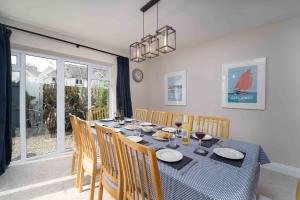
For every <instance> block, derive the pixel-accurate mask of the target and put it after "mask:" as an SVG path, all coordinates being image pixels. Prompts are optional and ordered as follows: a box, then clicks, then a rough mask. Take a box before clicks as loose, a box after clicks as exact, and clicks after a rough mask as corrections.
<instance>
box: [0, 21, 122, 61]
mask: <svg viewBox="0 0 300 200" xmlns="http://www.w3.org/2000/svg"><path fill="white" fill-rule="evenodd" d="M0 25H3V26H6V27H7V28H10V29H14V30H18V31H22V32H25V33H30V34H33V35H38V36H40V37H44V38H48V39H52V40H56V41H60V42H64V43H68V44H71V45H75V46H76V47H77V48H79V47H83V48H86V49H90V50H94V51H98V52H101V53H105V54H109V55H112V56H121V55H118V54H115V53H112V52H109V51H104V50H101V49H96V48H93V47H89V46H86V45H82V44H78V43H75V42H70V41H67V40H63V39H59V38H56V37H52V36H49V35H44V34H41V33H37V32H33V31H29V30H26V29H22V28H18V27H14V26H10V25H6V24H2V23H0Z"/></svg>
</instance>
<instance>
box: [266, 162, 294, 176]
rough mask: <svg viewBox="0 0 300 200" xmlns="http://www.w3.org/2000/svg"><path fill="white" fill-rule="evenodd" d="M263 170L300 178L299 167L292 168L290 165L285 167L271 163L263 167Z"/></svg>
mask: <svg viewBox="0 0 300 200" xmlns="http://www.w3.org/2000/svg"><path fill="white" fill-rule="evenodd" d="M262 168H264V169H268V170H271V171H275V172H278V173H281V174H284V175H287V176H291V177H296V178H299V177H300V169H299V168H297V167H292V166H289V165H284V164H281V163H277V162H271V163H269V164H265V165H262Z"/></svg>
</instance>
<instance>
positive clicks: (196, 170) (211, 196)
mask: <svg viewBox="0 0 300 200" xmlns="http://www.w3.org/2000/svg"><path fill="white" fill-rule="evenodd" d="M93 123H100V124H102V125H103V126H107V127H111V128H115V130H116V132H120V133H121V134H123V135H126V136H132V135H136V134H137V130H127V129H126V128H125V126H126V124H128V123H131V122H128V123H125V125H120V124H119V122H115V121H101V120H99V121H94V122H93ZM140 123H142V122H141V121H137V122H135V124H137V125H139V124H140ZM152 126H153V128H154V130H160V129H161V128H163V126H159V125H152ZM92 132H93V134H94V135H95V136H96V130H95V128H94V127H92ZM140 133H141V136H142V138H143V141H142V142H141V144H143V145H147V146H150V147H152V148H153V149H155V150H159V149H162V148H169V147H167V145H168V144H169V142H168V140H165V141H161V140H157V139H154V137H152V134H154V132H150V133H146V132H143V131H141V132H140ZM140 133H139V134H140ZM95 138H97V137H95ZM214 139H215V140H216V141H217V142H215V143H214V144H212V143H211V144H209V145H204V144H205V143H204V142H202V145H204V146H200V145H199V141H198V140H196V139H190V143H189V144H182V142H181V138H177V139H176V140H177V144H178V147H177V148H176V150H177V151H179V152H181V153H182V154H183V156H184V159H182V161H179V162H178V163H167V162H164V161H160V160H158V167H159V171H160V180H161V183H162V189H163V193H164V199H166V200H194V199H195V200H196V199H201V200H254V199H256V194H257V187H258V181H259V175H260V165H263V164H266V163H270V160H269V158H268V156H267V155H266V153H265V152H264V150H263V149H262V147H261V146H260V145H258V144H253V143H248V142H244V141H239V140H233V139H225V138H214ZM199 147H200V149H203V150H205V151H206V155H205V154H197V153H195V150H196V149H198V148H199ZM217 147H229V148H233V149H236V150H238V151H240V152H242V153H243V154H244V158H243V160H239V161H235V160H228V159H220V157H219V156H215V153H214V152H213V150H214V149H215V148H217ZM180 162H184V163H181V164H180Z"/></svg>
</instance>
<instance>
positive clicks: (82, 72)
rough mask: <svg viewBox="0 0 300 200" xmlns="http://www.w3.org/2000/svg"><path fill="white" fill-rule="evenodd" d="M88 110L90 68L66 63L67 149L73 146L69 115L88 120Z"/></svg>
mask: <svg viewBox="0 0 300 200" xmlns="http://www.w3.org/2000/svg"><path fill="white" fill-rule="evenodd" d="M87 110H88V67H87V65H81V64H77V63H70V62H65V147H66V148H70V147H72V144H73V135H72V126H71V123H70V119H69V114H73V115H76V116H77V117H80V118H81V119H86V113H87Z"/></svg>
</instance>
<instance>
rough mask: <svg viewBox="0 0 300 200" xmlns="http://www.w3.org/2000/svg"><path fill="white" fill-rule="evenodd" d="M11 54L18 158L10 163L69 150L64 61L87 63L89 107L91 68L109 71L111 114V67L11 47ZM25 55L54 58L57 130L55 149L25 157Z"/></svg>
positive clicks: (89, 103)
mask: <svg viewBox="0 0 300 200" xmlns="http://www.w3.org/2000/svg"><path fill="white" fill-rule="evenodd" d="M11 55H12V56H14V55H16V56H17V64H16V65H12V71H18V72H20V96H19V97H20V101H19V102H20V105H19V108H20V118H19V119H20V147H18V148H20V152H21V158H20V160H17V161H13V162H12V163H18V162H22V161H27V160H33V159H37V158H40V157H45V156H48V155H49V154H54V153H61V152H65V151H68V150H70V148H66V147H65V73H64V71H65V66H64V63H65V62H71V63H76V64H82V65H87V69H88V108H90V107H91V87H90V86H91V84H90V83H91V80H90V77H91V75H90V74H91V71H92V70H91V69H92V68H97V69H102V70H107V71H108V73H109V79H107V80H109V81H110V86H109V87H110V88H109V116H112V94H113V90H112V67H111V66H104V65H101V64H95V63H90V62H84V61H79V60H75V59H69V58H64V57H58V56H52V55H46V54H42V53H36V52H31V51H25V50H18V49H11ZM26 55H29V56H36V57H42V58H47V59H53V60H56V88H57V91H56V95H57V97H56V112H57V119H56V123H57V130H56V145H57V146H56V151H55V152H50V153H46V154H43V155H38V156H34V157H30V158H27V157H26V156H27V146H26Z"/></svg>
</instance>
